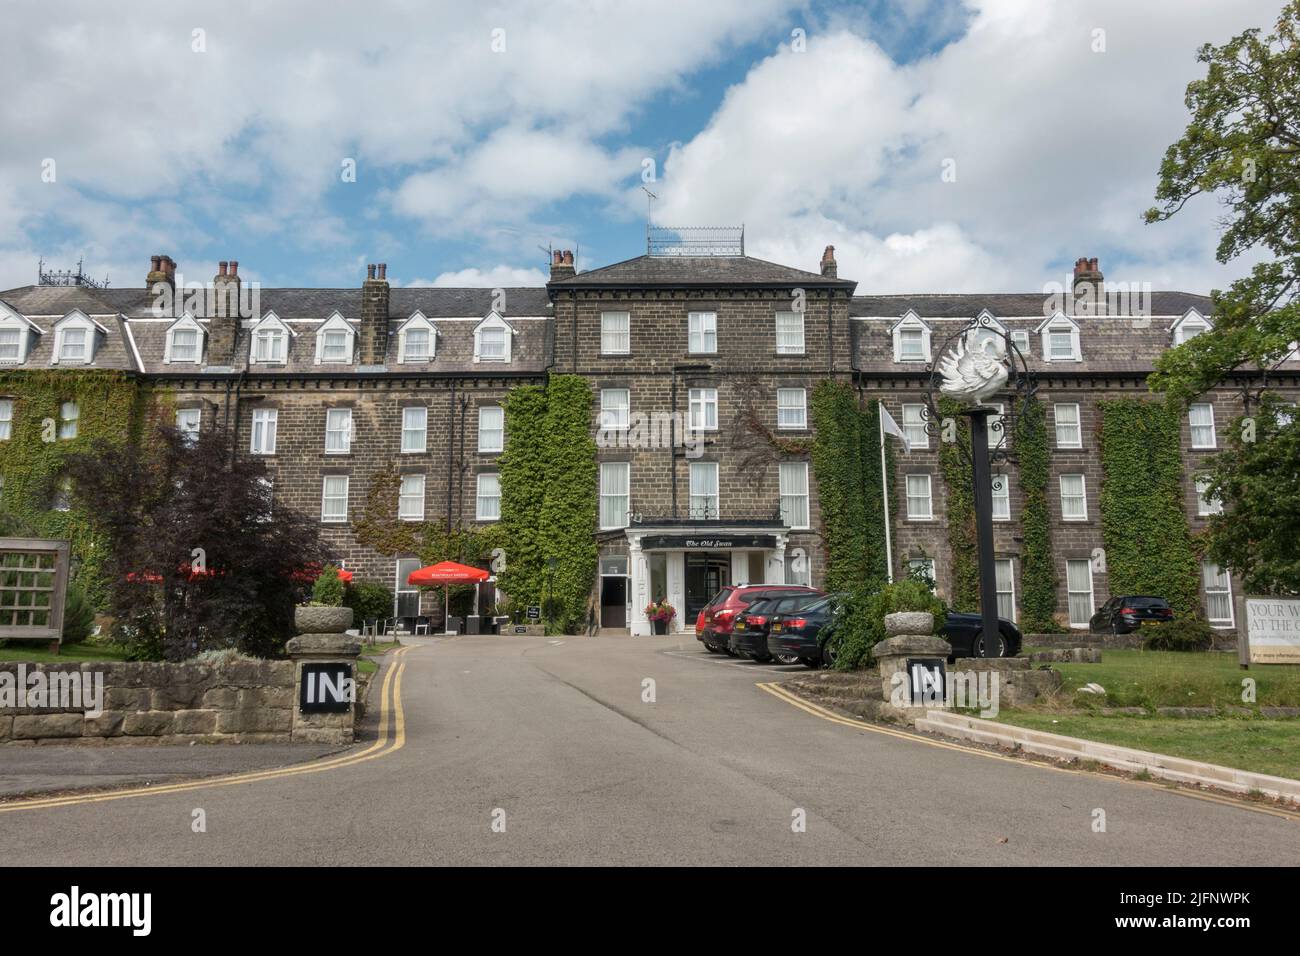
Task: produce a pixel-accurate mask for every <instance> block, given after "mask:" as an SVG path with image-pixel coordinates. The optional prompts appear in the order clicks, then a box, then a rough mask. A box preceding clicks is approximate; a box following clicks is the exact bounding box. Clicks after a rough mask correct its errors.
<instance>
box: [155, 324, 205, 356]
mask: <svg viewBox="0 0 1300 956" xmlns="http://www.w3.org/2000/svg"><path fill="white" fill-rule="evenodd" d="M202 360H203V327H202V326H200V325H199V323H198V322H196V321H195V319H194V316H192V315H190V314H189V313H188V312H187V313H185V314H184V315H183V316H181V317H180V318H179V319H177V320H176V321H175V322H174V323H173V324H172V327H171V328H170V329H168V331H167V348H166V352H165V354H164V355H163V361H164V362H167V363H171V362H194V363H195V364H197V363H199V362H200V361H202Z"/></svg>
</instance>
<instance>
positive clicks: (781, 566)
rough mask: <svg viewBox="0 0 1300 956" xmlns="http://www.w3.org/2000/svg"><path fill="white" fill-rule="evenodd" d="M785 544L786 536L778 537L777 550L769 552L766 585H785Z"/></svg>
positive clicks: (780, 535) (779, 535)
mask: <svg viewBox="0 0 1300 956" xmlns="http://www.w3.org/2000/svg"><path fill="white" fill-rule="evenodd" d="M785 543H786V536H785V535H783V534H778V535H777V536H776V549H775V550H773V551H769V552H768V556H767V580H766V581H765V582H763V583H764V584H785Z"/></svg>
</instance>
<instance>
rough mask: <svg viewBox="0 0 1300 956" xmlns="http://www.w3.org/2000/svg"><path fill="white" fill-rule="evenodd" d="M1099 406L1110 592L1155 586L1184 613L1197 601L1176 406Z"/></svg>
mask: <svg viewBox="0 0 1300 956" xmlns="http://www.w3.org/2000/svg"><path fill="white" fill-rule="evenodd" d="M1098 408H1099V409H1100V411H1101V466H1102V483H1101V534H1102V542H1103V544H1104V545H1105V548H1106V570H1107V574H1108V575H1109V579H1110V593H1111V594H1152V595H1159V596H1160V597H1163V598H1165V599H1167V600H1168V601H1169V604H1170V606H1171V607H1172V608H1173V609H1174V610H1175V612H1177V613H1178V614H1180V615H1192V614H1196V613H1197V612H1198V609H1199V607H1200V596H1199V586H1198V578H1199V564H1198V561H1197V558H1196V551H1195V548H1194V547H1193V544H1192V536H1191V532H1190V530H1189V529H1188V526H1187V516H1186V515H1185V514H1184V512H1183V485H1182V477H1183V462H1182V454H1181V450H1180V445H1179V440H1180V432H1181V424H1182V421H1181V417H1180V414H1179V408H1178V407H1177V406H1176V405H1174V404H1172V403H1171V404H1165V403H1164V402H1149V401H1142V400H1141V399H1134V398H1122V399H1112V400H1109V401H1102V402H1098Z"/></svg>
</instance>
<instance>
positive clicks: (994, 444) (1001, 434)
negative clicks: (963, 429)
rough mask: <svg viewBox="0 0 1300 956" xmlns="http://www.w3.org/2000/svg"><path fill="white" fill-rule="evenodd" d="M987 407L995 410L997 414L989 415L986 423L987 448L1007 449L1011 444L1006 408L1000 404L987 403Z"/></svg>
mask: <svg viewBox="0 0 1300 956" xmlns="http://www.w3.org/2000/svg"><path fill="white" fill-rule="evenodd" d="M989 406H990V407H992V408H996V409H997V410H998V413H997V414H996V415H990V416H989V417H988V418H987V419H985V421H986V422H988V432H989V448H1007V447H1009V446H1010V444H1011V431H1010V429H1009V426H1008V425H1007V407H1006V405H1005V404H1003V403H1002V402H989Z"/></svg>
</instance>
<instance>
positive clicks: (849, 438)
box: [812, 380, 892, 591]
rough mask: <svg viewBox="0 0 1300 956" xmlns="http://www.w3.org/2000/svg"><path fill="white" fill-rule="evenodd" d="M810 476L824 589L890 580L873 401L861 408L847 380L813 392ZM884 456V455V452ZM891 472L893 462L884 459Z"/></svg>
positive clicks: (869, 586) (828, 382) (874, 584)
mask: <svg viewBox="0 0 1300 956" xmlns="http://www.w3.org/2000/svg"><path fill="white" fill-rule="evenodd" d="M812 419H813V425H814V427H815V429H816V438H815V439H814V440H813V445H812V462H813V474H814V475H815V477H816V479H817V489H818V497H819V499H820V502H821V511H822V539H823V541H824V543H825V550H826V562H827V567H826V587H827V589H828V590H834V591H839V590H853V589H860V588H865V589H868V590H872V589H875V588H878V587H880V586H881V585H883V584H884V583H885V581H886V580H887V579H888V574H889V568H888V566H887V563H886V555H885V519H884V503H883V500H882V497H881V478H882V475H881V469H880V430H879V428H880V425H879V412H878V410H877V403H876V402H875V401H870V402H867V403H866V405H865V406H860V405H859V403H858V400H857V396H856V395H855V393H854V391H853V388H852V387H851V386H850V385H848V384H847V383H846V382H836V381H831V380H824V381H822V382H819V383H818V384H817V386H816V387H815V388H814V389H813V394H812ZM887 453H888V452H887ZM887 467H890V468H891V470H892V459H887Z"/></svg>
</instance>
